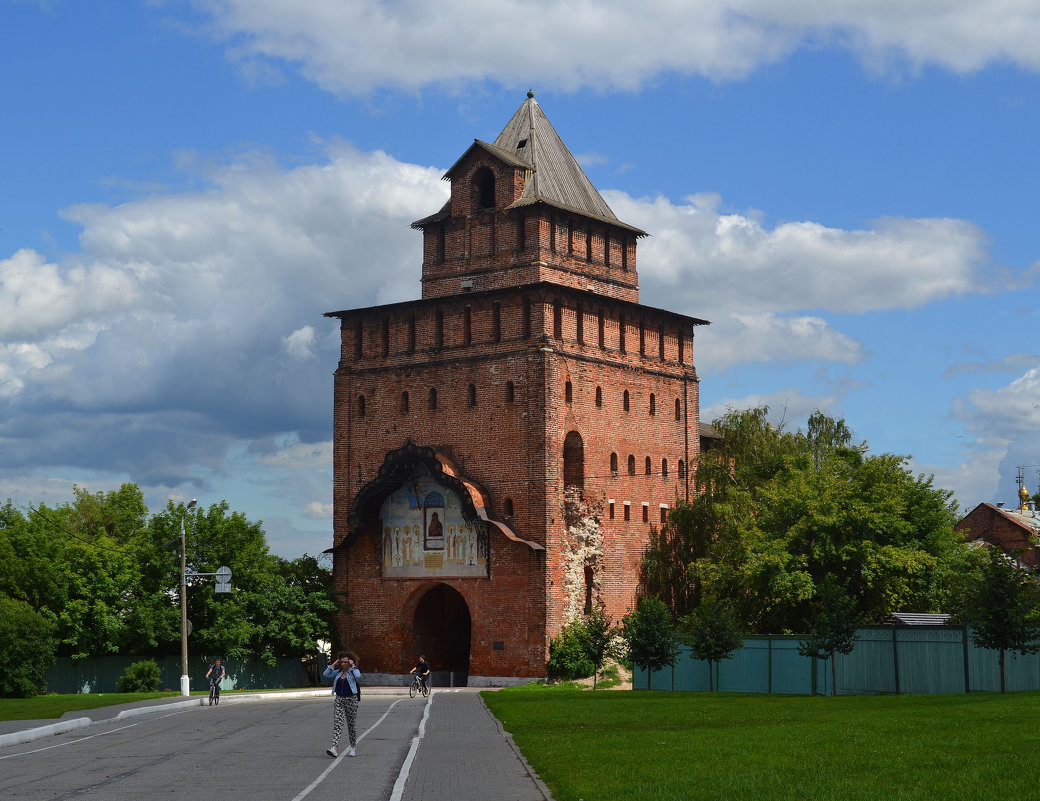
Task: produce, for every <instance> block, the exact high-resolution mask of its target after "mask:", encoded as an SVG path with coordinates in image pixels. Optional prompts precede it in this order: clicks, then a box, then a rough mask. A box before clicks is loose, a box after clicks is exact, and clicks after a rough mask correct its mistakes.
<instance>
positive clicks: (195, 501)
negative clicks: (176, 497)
mask: <svg viewBox="0 0 1040 801" xmlns="http://www.w3.org/2000/svg"><path fill="white" fill-rule="evenodd" d="M198 502H199V501H198V499H197V498H192V499H191V503H189V504H188V505H187V507H186V510H187V509H194V508H195V504H197V503H198Z"/></svg>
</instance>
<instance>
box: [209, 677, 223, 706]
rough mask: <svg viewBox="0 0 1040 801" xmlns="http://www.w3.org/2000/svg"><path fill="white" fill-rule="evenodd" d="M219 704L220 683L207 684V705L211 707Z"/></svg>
mask: <svg viewBox="0 0 1040 801" xmlns="http://www.w3.org/2000/svg"><path fill="white" fill-rule="evenodd" d="M219 703H220V682H219V681H211V682H210V683H209V705H210V706H213V705H214V704H219Z"/></svg>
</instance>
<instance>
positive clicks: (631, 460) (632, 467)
mask: <svg viewBox="0 0 1040 801" xmlns="http://www.w3.org/2000/svg"><path fill="white" fill-rule="evenodd" d="M628 474H629V475H630V476H634V475H635V474H636V457H635V456H633V455H632V454H629V455H628Z"/></svg>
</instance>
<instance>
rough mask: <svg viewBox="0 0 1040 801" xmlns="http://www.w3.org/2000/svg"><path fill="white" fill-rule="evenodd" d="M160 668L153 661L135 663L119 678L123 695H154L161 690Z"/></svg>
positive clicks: (120, 690)
mask: <svg viewBox="0 0 1040 801" xmlns="http://www.w3.org/2000/svg"><path fill="white" fill-rule="evenodd" d="M160 678H161V677H160V675H159V666H158V665H157V664H155V662H153V661H152V660H150V659H148V660H145V661H144V662H134V663H133V664H132V665H131V666H130V667H128V668H127V669H126V672H124V673H123V675H122V676H120V677H119V692H121V693H152V692H155V691H156V690H158V689H159V681H160Z"/></svg>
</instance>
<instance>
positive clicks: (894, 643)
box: [892, 626, 901, 695]
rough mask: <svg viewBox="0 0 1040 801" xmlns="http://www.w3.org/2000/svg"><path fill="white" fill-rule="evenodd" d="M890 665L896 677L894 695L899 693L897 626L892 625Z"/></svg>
mask: <svg viewBox="0 0 1040 801" xmlns="http://www.w3.org/2000/svg"><path fill="white" fill-rule="evenodd" d="M892 667H893V669H894V670H895V677H896V695H900V694H901V690H900V687H899V627H898V626H892Z"/></svg>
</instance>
